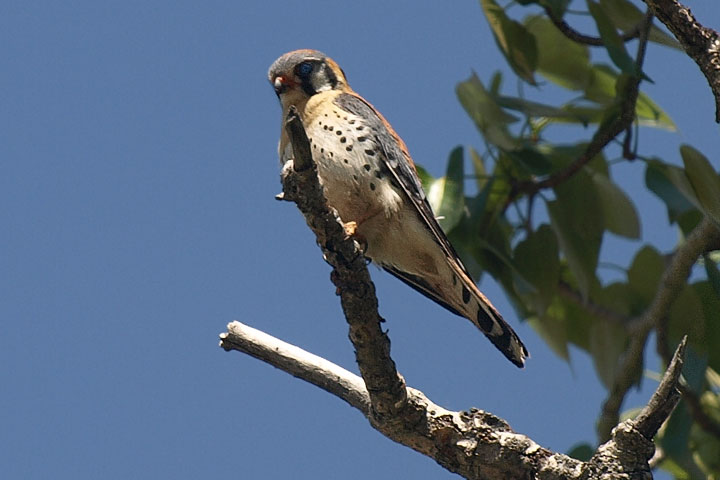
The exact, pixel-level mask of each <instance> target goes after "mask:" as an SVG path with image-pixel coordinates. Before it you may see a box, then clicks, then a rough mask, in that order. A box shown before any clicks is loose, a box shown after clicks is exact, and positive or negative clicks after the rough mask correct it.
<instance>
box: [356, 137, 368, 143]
mask: <svg viewBox="0 0 720 480" xmlns="http://www.w3.org/2000/svg"><path fill="white" fill-rule="evenodd" d="M357 139H358V142H364V141H365V140H367V137H357Z"/></svg>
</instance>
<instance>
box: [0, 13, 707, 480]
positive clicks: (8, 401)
mask: <svg viewBox="0 0 720 480" xmlns="http://www.w3.org/2000/svg"><path fill="white" fill-rule="evenodd" d="M692 3H693V4H691V6H692V7H693V8H694V12H695V13H696V15H697V16H698V18H699V19H700V20H701V21H703V22H704V23H705V24H707V25H710V26H713V25H714V26H716V27H718V26H720V10H718V9H717V8H716V6H715V5H714V2H699V1H696V2H692ZM695 4H696V5H695ZM512 12H515V13H516V14H520V13H522V12H521V9H519V8H517V7H516V8H515V9H513V10H512ZM0 45H2V47H1V48H0V225H2V228H1V229H0V272H2V273H1V274H0V318H1V322H2V323H0V325H1V327H0V477H2V478H7V479H14V478H27V479H34V478H37V479H40V478H43V479H44V478H58V479H64V478H72V479H75V478H178V479H179V478H210V477H217V476H220V475H228V474H229V475H231V476H232V477H234V478H308V479H309V478H357V479H361V478H363V479H364V478H369V477H372V478H378V479H381V478H382V479H391V478H457V477H455V476H454V475H451V474H449V473H447V472H446V471H444V470H443V469H442V468H440V467H438V466H437V465H435V464H434V462H433V461H432V460H429V459H427V458H425V457H423V456H421V455H419V454H417V453H414V452H412V451H411V450H409V449H407V448H405V447H402V446H400V445H397V444H394V443H393V442H391V441H389V440H387V439H385V438H384V437H382V436H381V435H380V434H379V433H377V432H375V431H374V430H372V429H371V428H370V427H369V425H368V423H367V421H366V420H365V419H364V418H363V417H362V416H361V415H360V414H359V413H358V412H356V411H354V410H352V409H351V408H350V407H348V406H347V405H346V404H345V403H343V402H342V401H340V400H338V399H337V398H335V397H332V396H330V395H328V394H326V393H324V392H322V391H320V390H318V389H317V388H315V387H312V386H310V385H307V384H305V383H304V382H302V381H299V380H297V379H294V378H292V377H290V376H288V375H287V374H285V373H283V372H280V371H278V370H275V369H273V368H272V367H269V366H267V365H265V364H263V363H261V362H259V361H257V360H254V359H252V358H250V357H247V356H245V355H241V354H238V353H236V352H233V353H226V352H224V351H223V350H221V349H220V348H218V346H217V342H218V339H217V335H218V334H219V333H220V332H222V331H224V330H225V325H226V323H227V322H229V321H231V320H234V319H238V320H241V321H243V322H245V323H248V324H250V325H252V326H255V327H257V328H260V329H262V330H265V331H267V332H269V333H271V334H273V335H276V336H278V337H280V338H282V339H285V340H287V341H289V342H292V343H294V344H296V345H299V346H301V347H303V348H305V349H307V350H309V351H311V352H314V353H316V354H318V355H321V356H324V357H326V358H328V359H330V360H332V361H334V362H336V363H339V364H340V365H343V366H345V367H346V368H349V369H351V370H353V371H356V367H355V364H354V357H353V353H352V346H351V344H350V342H349V341H348V339H347V328H346V324H345V321H344V319H343V317H342V315H341V311H340V307H339V302H338V299H337V298H336V297H335V295H334V289H333V287H332V285H331V284H330V282H329V279H328V274H329V268H328V266H327V265H326V264H325V263H324V262H323V261H322V259H321V257H320V252H319V250H318V248H317V247H316V246H315V244H314V239H313V237H312V236H311V234H310V232H309V230H308V229H307V228H306V226H305V224H304V221H303V220H302V218H301V216H300V214H299V213H298V211H297V210H296V209H295V207H294V206H293V205H291V204H286V203H279V202H277V201H275V200H274V199H273V196H274V195H275V194H276V193H278V192H279V190H280V185H279V182H278V171H279V165H278V161H277V156H276V145H277V138H278V135H279V129H280V109H279V106H278V103H277V100H276V98H275V95H274V93H273V91H272V89H271V88H270V86H269V85H268V84H267V80H266V78H265V74H266V71H267V68H268V66H269V65H270V63H271V62H272V61H273V60H274V59H275V58H276V57H278V56H279V55H280V54H282V53H284V52H286V51H288V50H292V49H296V48H317V49H321V50H323V51H325V52H326V53H328V54H330V55H331V56H333V57H334V58H335V59H336V60H337V61H338V62H339V63H340V64H341V65H342V66H343V68H344V69H345V71H346V73H347V74H348V76H349V79H350V81H351V84H352V85H353V86H354V88H355V89H356V90H357V91H359V92H360V93H361V94H363V95H364V96H365V97H367V98H368V99H370V101H372V102H373V103H374V104H375V105H376V106H377V107H378V108H379V109H380V110H381V111H382V112H383V113H384V114H385V116H386V117H387V118H388V119H389V120H390V121H391V122H392V123H393V125H394V126H395V128H396V130H397V131H398V132H399V133H400V134H401V135H402V136H403V138H404V139H405V141H406V143H407V144H408V145H409V147H410V150H411V152H412V153H413V155H414V157H415V160H416V161H417V162H418V163H420V164H422V165H423V166H425V167H426V168H427V169H428V170H429V171H430V172H431V173H433V174H435V175H441V174H442V172H443V170H444V167H445V163H446V159H447V154H448V153H449V151H450V150H451V149H452V148H453V147H454V146H455V145H457V144H466V145H474V146H476V147H479V148H480V147H481V146H482V140H481V138H480V137H479V135H478V134H477V132H476V131H475V129H474V127H473V125H472V123H471V121H470V120H469V119H468V117H467V116H466V115H465V114H464V113H463V111H462V109H461V107H460V106H459V104H458V102H457V100H456V98H455V96H454V86H455V84H456V82H458V81H460V80H463V79H465V78H467V77H468V76H469V74H470V72H471V70H472V69H474V70H476V71H477V72H478V73H479V75H480V77H481V78H482V79H483V80H487V79H489V77H490V75H491V73H492V72H493V71H495V70H497V69H500V70H502V71H504V72H508V68H507V67H506V64H505V62H504V60H503V59H502V57H501V56H500V55H499V54H498V51H497V48H496V46H495V44H494V41H493V39H492V36H491V35H490V33H489V31H488V27H487V24H486V22H485V20H484V18H483V17H482V13H481V10H480V7H479V5H478V4H477V3H476V2H474V1H463V2H417V1H412V2H411V1H397V2H386V1H379V0H376V1H368V2H338V1H334V2H330V1H316V2H286V3H285V2H265V1H257V0H253V1H245V2H219V1H215V2H212V1H211V2H188V1H172V2H170V1H167V2H135V1H124V2H117V1H113V2H110V1H108V2H88V1H84V2H83V1H75V2H19V1H17V2H12V1H6V2H3V3H2V5H0ZM633 48H634V47H633ZM595 58H603V55H599V56H597V57H595ZM645 70H646V72H647V73H648V75H649V76H650V77H651V78H653V79H654V80H655V84H654V85H647V84H646V85H645V89H646V91H647V92H648V93H649V94H650V95H651V96H652V97H653V98H655V99H656V100H657V101H658V102H659V103H660V104H661V105H662V106H663V107H664V108H665V109H666V110H667V111H668V112H669V113H670V115H671V116H672V117H673V119H674V120H675V121H676V122H677V124H678V125H679V127H680V129H681V131H680V132H679V133H678V134H674V133H667V132H656V131H651V130H648V129H644V130H643V131H642V137H641V146H643V152H644V153H655V154H658V155H660V156H662V157H663V158H665V159H667V160H668V161H675V162H677V161H678V153H677V146H678V143H679V142H688V143H691V144H693V145H695V146H696V147H697V148H699V149H700V150H702V151H704V153H706V154H707V155H708V156H709V157H710V158H711V159H712V161H713V163H714V165H715V166H717V165H718V159H717V158H716V157H715V154H716V152H717V151H718V138H717V133H718V128H717V126H716V125H715V124H714V123H713V118H714V110H713V101H712V96H711V94H710V91H709V88H708V86H707V85H706V83H705V80H704V78H703V77H702V76H701V74H700V72H699V70H698V69H697V67H696V66H695V64H693V63H692V62H691V61H690V60H689V59H688V58H687V57H685V56H684V55H683V54H682V53H680V52H677V51H673V50H669V49H664V48H657V47H656V48H652V49H651V50H650V52H649V56H648V63H647V66H646V69H645ZM511 77H512V75H510V74H508V75H506V79H511ZM509 81H510V80H509ZM506 88H507V90H506V91H508V92H509V93H514V92H515V85H514V84H513V83H512V81H510V83H508V84H507V85H506ZM525 91H526V92H529V94H530V95H533V94H535V93H534V92H533V91H532V88H528V87H526V88H525ZM542 95H543V97H540V98H543V99H545V100H547V101H552V100H553V97H552V96H550V97H548V96H547V94H542ZM564 131H565V130H562V129H561V130H558V132H559V134H558V137H562V136H563V135H564V134H563V132H564ZM566 131H567V135H568V140H571V139H573V138H576V133H573V132H572V131H571V130H570V129H567V130H566ZM642 170H643V168H642V165H641V164H639V163H638V164H632V165H629V166H627V167H625V166H623V167H621V168H620V169H618V170H617V171H616V172H615V173H616V177H617V176H620V177H622V178H623V182H625V183H624V184H625V185H627V186H628V188H634V189H635V190H636V191H637V194H638V207H639V209H640V211H641V212H642V213H643V222H644V223H643V235H644V237H643V238H644V239H645V241H651V242H652V243H654V244H655V245H658V246H659V247H660V248H662V249H665V250H667V249H670V248H672V247H673V245H674V244H675V242H676V239H677V238H676V235H675V233H674V232H673V230H671V229H669V228H667V221H666V217H665V213H664V209H663V208H662V206H661V204H660V202H659V201H658V200H657V199H655V198H654V197H652V196H651V195H650V194H647V193H644V192H643V191H642V190H643V187H642V184H640V183H633V182H641V181H642ZM633 193H635V192H633ZM638 245H639V242H620V241H611V242H610V243H609V245H608V246H607V247H606V248H605V250H604V253H603V254H604V255H605V256H607V257H612V258H619V259H628V258H630V256H631V255H632V252H633V251H634V250H635V249H637V247H638ZM608 249H610V251H609V250H608ZM373 275H374V278H375V279H376V283H377V287H378V292H379V297H380V306H381V311H382V314H383V315H384V316H385V317H386V318H387V319H388V323H387V326H388V328H389V329H390V335H391V338H392V341H393V344H392V345H393V355H394V358H395V360H396V362H397V364H398V366H399V369H400V371H401V372H402V373H403V374H404V376H405V378H406V379H407V381H408V383H409V384H410V385H411V386H413V387H416V388H419V389H422V390H423V391H424V392H425V393H426V394H427V395H428V396H429V397H430V398H432V399H433V400H434V401H435V402H437V403H439V404H441V405H443V406H445V407H447V408H450V409H467V408H469V407H471V406H475V407H479V408H482V409H485V410H488V411H491V412H493V413H495V414H497V415H500V416H501V417H503V418H505V419H507V420H508V421H509V422H510V423H511V425H512V426H513V428H515V429H516V430H517V431H518V432H521V433H525V434H528V435H530V436H531V437H532V438H533V439H534V440H536V441H538V442H539V443H540V444H541V445H543V446H545V447H548V448H551V449H555V450H561V451H566V450H568V449H569V448H570V447H571V446H572V445H573V444H575V443H576V442H580V441H591V442H592V441H594V439H595V433H594V421H595V419H596V417H597V414H598V412H599V410H600V405H601V402H602V400H603V398H604V390H603V388H602V387H601V385H600V383H599V381H598V380H597V377H596V375H595V373H594V371H593V370H592V365H591V361H590V360H589V358H588V357H587V356H586V355H584V354H582V353H580V352H577V351H574V352H573V362H572V365H571V366H568V365H567V364H566V363H565V362H563V361H562V360H560V359H559V358H557V357H556V356H555V355H554V354H553V353H552V352H551V351H550V350H549V349H548V348H547V347H546V346H545V344H544V343H543V342H542V340H540V339H539V337H538V336H537V335H536V334H535V333H534V332H533V331H532V330H531V329H530V328H529V327H528V326H527V325H524V324H523V325H518V320H517V318H516V316H515V314H514V312H513V311H512V308H511V307H510V305H509V304H508V302H507V300H506V298H505V297H504V295H503V293H502V292H501V291H500V290H499V289H498V288H497V287H496V285H495V284H494V283H492V281H491V280H490V279H488V278H485V279H484V280H483V282H482V285H481V286H482V288H483V289H484V290H485V291H486V293H487V294H488V295H489V296H490V297H491V298H492V299H493V301H494V302H495V303H496V305H497V306H498V308H499V309H500V310H501V311H503V312H505V314H506V316H507V317H508V319H509V320H510V322H511V323H512V324H514V325H516V326H517V330H518V332H519V334H520V336H521V337H522V338H523V339H524V341H525V342H526V344H527V345H528V347H529V349H530V351H531V352H532V359H531V360H530V362H529V363H528V366H527V368H526V369H525V370H522V371H521V370H518V369H516V368H515V367H513V366H512V365H511V364H510V363H509V362H507V361H506V360H505V359H504V358H503V357H502V356H501V355H499V354H498V353H497V352H496V351H495V349H494V348H492V346H491V345H490V344H489V343H488V342H487V341H486V340H485V339H484V338H483V336H482V335H480V334H479V333H478V332H476V331H475V330H474V328H473V327H472V326H471V325H470V324H469V323H468V322H466V321H463V320H461V319H458V318H455V317H454V316H452V315H451V314H449V313H447V312H446V311H444V310H442V309H441V308H439V307H437V306H435V305H434V304H432V303H431V302H430V301H428V300H426V299H425V298H424V297H421V296H419V295H418V294H416V293H415V292H414V291H412V290H410V289H408V288H407V287H405V286H404V285H402V284H401V283H400V282H397V281H396V280H394V279H392V278H389V277H388V276H387V275H385V274H383V273H381V272H379V271H377V270H373ZM648 367H649V368H652V369H656V368H657V362H656V361H655V360H654V359H652V360H651V361H650V362H649V364H648ZM653 388H654V382H653V381H650V380H646V381H645V382H644V388H643V389H642V390H641V391H640V392H636V393H634V394H633V395H632V396H631V397H630V399H629V400H628V403H627V404H626V406H628V407H629V406H636V405H640V404H642V403H644V402H645V401H646V399H647V398H648V397H649V394H650V392H651V391H652V389H653Z"/></svg>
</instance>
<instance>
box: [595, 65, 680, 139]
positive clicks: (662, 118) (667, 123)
mask: <svg viewBox="0 0 720 480" xmlns="http://www.w3.org/2000/svg"><path fill="white" fill-rule="evenodd" d="M618 79H619V75H618V73H617V72H616V71H614V70H613V69H612V68H610V67H608V66H607V65H602V64H599V65H593V66H592V67H591V69H590V80H589V82H588V84H587V87H586V88H585V98H586V99H588V100H591V101H593V102H596V103H600V104H603V105H611V104H614V103H616V98H617V93H616V84H617V82H618ZM635 114H636V115H637V116H638V122H639V123H640V125H643V126H648V127H654V128H664V129H666V130H671V131H674V130H675V129H676V127H675V124H674V123H673V121H672V119H671V118H670V117H669V116H668V115H667V113H665V112H664V111H663V110H662V109H661V108H660V107H659V106H658V105H657V104H656V103H655V102H653V101H652V100H651V99H650V97H648V96H647V95H645V94H644V93H643V92H639V94H638V99H637V103H636V104H635Z"/></svg>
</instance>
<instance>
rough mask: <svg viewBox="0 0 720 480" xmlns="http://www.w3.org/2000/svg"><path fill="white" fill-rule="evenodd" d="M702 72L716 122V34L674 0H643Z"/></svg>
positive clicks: (719, 54)
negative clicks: (710, 95)
mask: <svg viewBox="0 0 720 480" xmlns="http://www.w3.org/2000/svg"><path fill="white" fill-rule="evenodd" d="M644 1H645V3H646V4H647V5H648V7H650V8H651V9H652V11H653V13H654V14H655V16H656V17H658V18H659V19H660V21H661V22H663V23H664V24H665V26H666V27H667V28H668V30H670V31H671V32H672V33H673V35H675V38H677V39H678V41H679V42H680V44H681V45H682V46H683V48H684V49H685V53H687V54H688V56H689V57H690V58H692V59H693V60H694V61H695V63H697V65H698V67H700V71H701V72H702V73H703V75H705V78H706V79H707V82H708V84H709V85H710V90H712V93H713V95H714V96H715V121H716V122H717V123H720V34H718V32H717V31H715V30H713V29H711V28H708V27H705V26H703V25H702V24H701V23H700V22H698V21H697V20H695V17H694V16H693V14H692V12H691V11H690V9H689V8H687V7H686V6H684V5H683V4H681V3H680V2H678V1H677V0H644Z"/></svg>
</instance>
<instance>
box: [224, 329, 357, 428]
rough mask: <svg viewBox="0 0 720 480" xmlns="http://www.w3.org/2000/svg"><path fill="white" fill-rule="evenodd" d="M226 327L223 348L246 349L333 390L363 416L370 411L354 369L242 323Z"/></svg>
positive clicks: (244, 350)
mask: <svg viewBox="0 0 720 480" xmlns="http://www.w3.org/2000/svg"><path fill="white" fill-rule="evenodd" d="M227 328H228V331H227V332H226V333H222V334H220V346H221V347H222V348H224V349H225V351H230V350H237V351H238V352H243V353H247V354H248V355H250V356H252V357H255V358H257V359H258V360H262V361H263V362H265V363H269V364H270V365H272V366H273V367H275V368H279V369H280V370H283V371H285V372H287V373H289V374H290V375H292V376H294V377H297V378H300V379H302V380H305V381H306V382H309V383H312V384H313V385H315V386H316V387H320V388H322V389H323V390H325V391H326V392H328V393H332V394H333V395H335V396H336V397H339V398H341V399H343V400H345V401H346V402H347V403H349V404H350V405H351V406H353V407H355V408H357V409H358V410H360V412H362V414H363V415H365V416H366V417H367V416H368V415H369V414H370V397H369V396H368V393H367V390H365V383H364V382H363V380H362V378H360V377H358V376H357V375H355V374H354V373H351V372H348V371H347V370H345V369H344V368H342V367H340V366H338V365H335V364H334V363H332V362H328V361H327V360H325V359H324V358H322V357H318V356H317V355H313V354H312V353H310V352H306V351H305V350H303V349H302V348H299V347H296V346H295V345H291V344H289V343H287V342H283V341H282V340H279V339H277V338H275V337H273V336H272V335H268V334H267V333H265V332H262V331H260V330H257V329H255V328H252V327H250V326H248V325H245V324H243V323H240V322H230V323H228V326H227Z"/></svg>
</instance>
